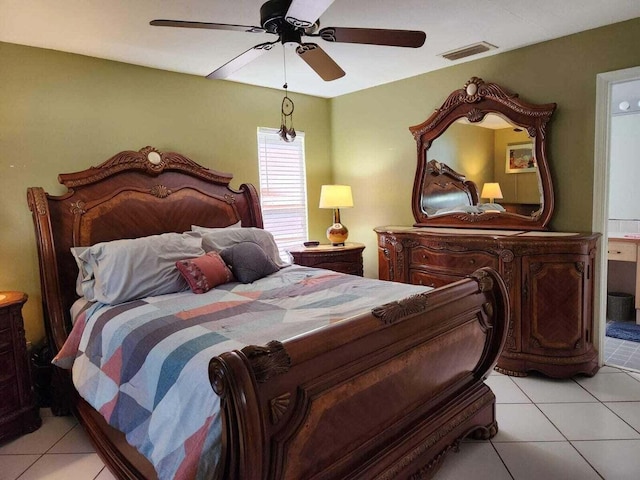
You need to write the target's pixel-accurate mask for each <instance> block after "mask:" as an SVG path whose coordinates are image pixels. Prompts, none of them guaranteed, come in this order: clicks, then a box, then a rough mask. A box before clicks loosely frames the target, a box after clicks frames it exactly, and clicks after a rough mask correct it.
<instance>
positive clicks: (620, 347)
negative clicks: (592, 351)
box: [604, 326, 640, 371]
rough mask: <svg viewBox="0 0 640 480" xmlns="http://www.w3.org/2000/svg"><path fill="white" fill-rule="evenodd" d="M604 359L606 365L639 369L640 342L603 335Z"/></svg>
mask: <svg viewBox="0 0 640 480" xmlns="http://www.w3.org/2000/svg"><path fill="white" fill-rule="evenodd" d="M638 328H640V326H639V327H638ZM604 359H605V363H606V364H607V365H615V366H616V367H622V368H625V369H630V370H638V371H640V343H638V342H630V341H629V340H621V339H619V338H612V337H605V338H604Z"/></svg>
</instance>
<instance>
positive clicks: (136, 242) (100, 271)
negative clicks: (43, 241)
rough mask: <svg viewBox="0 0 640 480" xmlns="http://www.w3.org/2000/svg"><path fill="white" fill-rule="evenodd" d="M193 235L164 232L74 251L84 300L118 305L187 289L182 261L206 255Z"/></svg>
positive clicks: (98, 244) (198, 240) (197, 238)
mask: <svg viewBox="0 0 640 480" xmlns="http://www.w3.org/2000/svg"><path fill="white" fill-rule="evenodd" d="M201 242H202V240H201V238H200V237H199V236H197V235H193V233H191V232H190V233H188V234H180V233H164V234H162V235H152V236H149V237H141V238H134V239H125V240H114V241H112V242H102V243H97V244H95V245H93V246H91V247H89V248H77V249H72V252H73V255H74V257H75V259H76V262H77V263H78V267H79V269H80V276H81V277H82V282H81V287H82V293H83V295H84V297H85V298H86V299H87V300H89V301H91V302H100V303H106V304H110V305H115V304H118V303H122V302H127V301H129V300H134V299H136V298H143V297H149V296H152V295H163V294H165V293H174V292H180V291H183V290H187V289H188V288H189V285H188V284H187V282H186V281H185V280H184V278H182V275H180V272H179V271H178V269H177V268H176V262H177V261H178V260H184V259H186V258H195V257H199V256H201V255H204V253H205V252H204V250H203V249H202V246H201Z"/></svg>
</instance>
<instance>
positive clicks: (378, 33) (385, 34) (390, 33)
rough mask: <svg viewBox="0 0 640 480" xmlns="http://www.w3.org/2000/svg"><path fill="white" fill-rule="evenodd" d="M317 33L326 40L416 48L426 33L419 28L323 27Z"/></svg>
mask: <svg viewBox="0 0 640 480" xmlns="http://www.w3.org/2000/svg"><path fill="white" fill-rule="evenodd" d="M318 35H319V36H320V37H322V39H324V40H326V41H328V42H342V43H367V44H369V45H388V46H391V47H412V48H418V47H421V46H422V45H424V41H425V39H426V38H427V35H426V34H425V33H424V32H421V31H419V30H388V29H384V28H346V27H325V28H322V29H321V30H320V31H319V32H318Z"/></svg>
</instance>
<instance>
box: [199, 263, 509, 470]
mask: <svg viewBox="0 0 640 480" xmlns="http://www.w3.org/2000/svg"><path fill="white" fill-rule="evenodd" d="M508 310H509V304H508V301H507V296H506V290H505V287H504V284H503V282H502V280H501V279H500V277H499V276H498V274H497V273H496V272H495V271H493V270H491V269H481V270H478V271H477V272H476V273H475V274H474V275H472V277H471V278H469V279H465V280H462V281H460V282H456V283H453V284H451V285H449V286H446V287H443V288H440V289H437V290H434V291H432V292H429V293H427V294H422V295H416V296H414V297H410V298H408V299H405V300H404V301H401V302H394V303H391V304H387V305H383V306H381V307H378V308H375V309H374V310H373V311H372V312H371V313H370V314H367V315H360V316H358V317H354V318H351V319H349V320H345V321H342V322H338V323H336V324H334V325H332V326H331V327H329V328H326V329H323V330H320V331H315V332H312V333H309V334H306V335H302V336H300V337H297V338H294V339H291V340H288V341H286V342H284V343H279V342H272V343H270V344H269V345H267V346H265V347H247V348H245V349H243V350H242V351H234V352H229V353H225V354H223V355H221V356H220V357H217V358H215V359H213V360H212V361H211V364H210V369H209V374H210V378H211V382H212V385H213V388H214V390H215V391H216V392H217V393H218V394H219V395H220V396H221V398H222V403H223V412H224V413H223V441H222V445H223V447H222V448H223V452H222V460H221V462H220V471H219V472H218V478H224V479H242V480H254V479H255V480H257V479H285V478H286V479H303V478H304V479H355V478H359V479H367V480H370V479H397V478H416V479H419V478H420V479H421V478H429V477H430V476H431V475H433V473H434V472H435V471H436V469H437V467H438V466H439V464H440V461H441V459H442V457H443V455H444V454H445V453H446V452H447V450H449V449H450V448H452V447H453V446H455V445H456V444H457V442H459V441H460V439H462V438H464V437H465V436H467V435H469V434H474V435H479V436H482V437H485V438H488V437H490V436H492V435H494V434H495V433H496V431H497V424H496V421H495V408H494V405H495V397H494V395H493V393H492V392H491V390H490V389H489V387H487V386H486V385H485V384H484V383H483V379H484V378H485V377H486V376H487V375H488V373H489V372H490V371H491V369H492V368H493V366H494V365H495V362H496V360H497V358H498V355H499V354H500V351H501V350H502V346H503V344H504V340H505V336H506V328H505V325H506V321H505V319H507V318H508V317H509V311H508Z"/></svg>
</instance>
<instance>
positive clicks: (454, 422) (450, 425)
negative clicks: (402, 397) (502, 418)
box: [376, 397, 487, 480]
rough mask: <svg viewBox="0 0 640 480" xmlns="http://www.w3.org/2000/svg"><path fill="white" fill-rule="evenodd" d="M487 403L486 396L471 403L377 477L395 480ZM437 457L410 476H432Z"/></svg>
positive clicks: (422, 477) (382, 479) (448, 447)
mask: <svg viewBox="0 0 640 480" xmlns="http://www.w3.org/2000/svg"><path fill="white" fill-rule="evenodd" d="M486 403H487V399H486V398H485V397H482V398H479V399H478V400H476V401H475V402H473V403H472V404H471V405H469V407H468V408H465V410H464V411H462V412H461V413H459V414H457V415H456V416H455V417H453V418H452V419H451V420H450V421H449V422H447V423H446V424H445V425H443V426H442V427H441V428H440V429H439V430H437V431H436V432H434V433H433V434H431V435H430V436H429V437H427V438H426V440H425V441H424V442H422V443H421V444H420V445H418V446H417V447H416V448H414V449H413V450H412V451H411V452H409V453H408V454H407V455H405V456H404V457H403V458H401V459H400V461H399V462H397V463H396V464H395V465H393V466H392V467H391V468H389V469H388V470H387V471H385V472H384V473H382V475H380V476H378V477H376V479H377V480H393V479H395V478H398V476H399V474H400V473H401V472H402V470H404V469H405V468H406V467H408V466H409V465H411V464H412V463H413V462H415V461H416V460H417V459H418V458H420V457H423V456H424V455H425V453H426V452H427V451H428V450H429V449H430V448H431V447H433V446H434V445H435V444H436V443H438V442H439V441H440V440H441V439H443V438H444V437H445V436H446V435H448V434H449V433H450V432H452V431H453V430H454V429H455V428H457V427H458V426H460V425H461V424H462V423H463V422H464V421H465V420H467V419H468V418H470V417H471V416H473V415H475V414H476V412H478V411H479V410H480V409H481V408H482V407H484V406H485V405H486ZM458 441H459V440H456V441H455V442H453V444H451V445H448V446H446V447H445V448H444V449H443V451H442V452H440V454H444V453H445V452H446V451H447V450H449V449H450V448H451V447H452V446H455V445H457V444H458ZM437 457H438V456H436V458H434V460H432V461H431V462H429V463H428V464H427V465H425V466H424V467H422V468H421V469H419V470H418V471H417V472H416V473H415V474H413V475H412V476H411V477H409V478H410V479H411V480H420V479H424V478H430V475H429V473H433V471H432V469H433V467H435V466H436V465H437V464H438V463H439V462H438V461H436V460H437ZM430 471H431V472H430Z"/></svg>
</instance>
